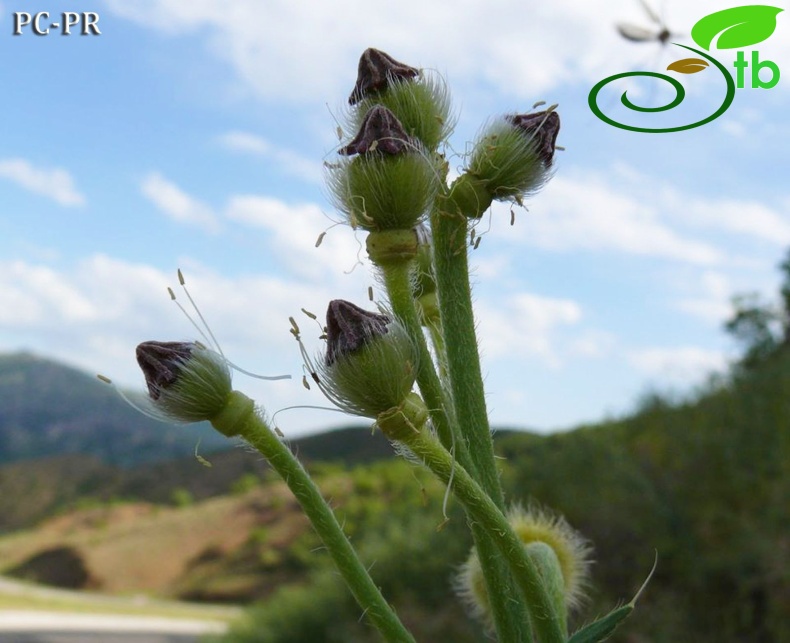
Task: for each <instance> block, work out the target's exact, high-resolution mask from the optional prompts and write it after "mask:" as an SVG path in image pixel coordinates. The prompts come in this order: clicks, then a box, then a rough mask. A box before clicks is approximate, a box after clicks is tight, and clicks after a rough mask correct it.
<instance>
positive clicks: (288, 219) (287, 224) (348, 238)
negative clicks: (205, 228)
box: [225, 195, 367, 279]
mask: <svg viewBox="0 0 790 643" xmlns="http://www.w3.org/2000/svg"><path fill="white" fill-rule="evenodd" d="M225 216H227V217H228V218H229V219H230V220H232V221H236V222H239V223H243V224H246V225H249V226H253V227H256V228H262V229H264V230H266V231H268V232H269V234H271V235H272V236H271V240H270V244H269V245H270V247H271V248H272V251H273V252H275V253H276V254H277V256H278V258H279V259H280V260H281V261H283V262H285V264H286V265H287V266H288V267H289V268H290V269H291V270H293V271H295V272H296V273H297V274H300V275H302V276H304V277H306V278H310V279H316V278H324V279H326V276H327V275H334V276H337V275H342V274H344V273H347V272H349V271H351V270H352V269H354V267H355V265H356V264H357V263H359V261H361V260H362V259H363V258H366V256H367V255H366V253H365V251H364V247H363V246H362V245H361V243H360V242H359V241H358V240H357V239H356V238H355V236H354V235H353V234H352V233H351V232H350V230H349V229H348V227H346V226H342V227H335V226H334V224H333V222H332V221H331V220H330V219H329V218H328V217H327V216H326V215H325V214H324V212H323V211H322V210H321V208H319V207H318V206H317V205H315V204H313V203H301V204H288V203H286V202H284V201H281V200H279V199H274V198H271V197H264V196H256V195H238V196H234V197H232V198H231V199H230V201H229V202H228V204H227V207H226V208H225ZM322 233H326V235H325V236H324V237H323V239H322V241H321V244H320V246H319V247H316V243H317V242H318V239H319V236H320V235H321V234H322ZM359 272H364V271H359Z"/></svg>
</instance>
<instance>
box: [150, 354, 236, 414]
mask: <svg viewBox="0 0 790 643" xmlns="http://www.w3.org/2000/svg"><path fill="white" fill-rule="evenodd" d="M137 363H138V364H139V365H140V368H141V369H142V371H143V374H144V375H145V382H146V385H147V386H148V394H149V397H150V399H151V402H152V403H153V406H154V408H155V409H156V410H157V411H158V412H159V413H161V414H162V415H163V416H164V417H166V418H168V419H171V420H174V421H177V422H201V421H203V420H212V419H213V418H215V417H216V416H218V415H219V414H220V413H221V412H222V411H223V410H224V409H225V407H226V406H227V404H228V398H229V395H230V393H231V378H230V370H229V369H228V366H227V364H226V362H225V360H224V359H223V358H222V357H221V356H220V355H218V354H217V353H215V352H214V351H212V350H210V349H208V348H206V347H205V346H203V345H202V344H199V343H197V342H156V341H148V342H143V343H142V344H140V345H139V346H138V347H137Z"/></svg>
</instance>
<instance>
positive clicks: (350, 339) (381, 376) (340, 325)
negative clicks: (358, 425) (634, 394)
mask: <svg viewBox="0 0 790 643" xmlns="http://www.w3.org/2000/svg"><path fill="white" fill-rule="evenodd" d="M326 335H327V349H326V355H325V357H324V361H323V365H321V366H319V368H318V370H319V376H320V377H319V379H320V380H321V383H322V388H323V390H324V392H325V393H326V394H327V396H328V397H329V398H330V399H331V400H332V401H333V402H335V403H336V404H337V405H338V406H339V407H340V408H342V409H343V410H345V411H347V412H348V413H353V414H355V415H361V416H363V417H369V418H376V417H377V416H378V415H379V414H380V413H382V412H383V411H386V410H388V409H390V408H392V407H395V406H398V405H400V404H401V403H402V402H403V400H404V399H405V398H406V396H407V395H408V394H409V393H410V392H411V389H412V387H413V386H414V379H415V374H416V352H415V350H414V347H413V345H412V342H411V339H410V338H409V336H408V334H407V333H406V331H405V329H404V328H403V326H402V325H401V324H400V323H399V322H398V321H397V320H395V319H393V318H392V317H390V316H389V315H384V314H380V313H374V312H369V311H367V310H364V309H362V308H360V307H359V306H356V305H354V304H352V303H351V302H348V301H344V300H342V299H335V300H333V301H331V302H330V303H329V308H328V310H327V314H326Z"/></svg>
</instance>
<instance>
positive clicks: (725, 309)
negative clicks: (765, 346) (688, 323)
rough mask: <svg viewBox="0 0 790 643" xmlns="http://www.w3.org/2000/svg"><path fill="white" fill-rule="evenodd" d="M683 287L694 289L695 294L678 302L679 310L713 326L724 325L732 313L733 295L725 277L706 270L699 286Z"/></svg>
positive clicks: (701, 276) (685, 284) (686, 285)
mask: <svg viewBox="0 0 790 643" xmlns="http://www.w3.org/2000/svg"><path fill="white" fill-rule="evenodd" d="M682 287H684V288H686V289H688V288H689V287H692V288H693V290H694V291H695V292H694V295H693V296H690V297H683V298H681V299H679V300H678V301H677V302H676V304H675V305H676V307H677V309H678V310H682V311H683V312H685V313H688V314H690V315H693V316H695V317H698V318H700V319H702V320H704V321H706V322H709V323H713V324H721V323H723V322H724V320H725V319H727V318H728V317H729V316H730V314H731V313H732V304H731V298H732V295H733V293H732V288H731V286H730V281H729V279H728V278H727V277H726V276H725V275H723V274H721V273H719V272H715V271H711V270H706V271H704V272H703V273H702V274H701V275H700V278H699V281H698V283H697V284H693V285H691V286H689V284H688V283H684V284H682Z"/></svg>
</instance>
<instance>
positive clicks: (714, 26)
mask: <svg viewBox="0 0 790 643" xmlns="http://www.w3.org/2000/svg"><path fill="white" fill-rule="evenodd" d="M782 11H784V9H780V8H779V7H771V6H768V5H764V4H752V5H746V6H744V7H732V8H731V9H724V10H723V11H717V12H716V13H712V14H710V15H708V16H705V17H704V18H702V19H701V20H699V21H698V22H697V23H696V24H695V25H694V26H693V27H692V28H691V37H692V38H693V39H694V42H696V43H697V44H698V45H699V46H700V47H702V48H703V49H706V50H708V51H710V47H711V44H712V43H713V40H714V38H716V36H719V39H718V40H717V41H716V47H717V48H718V49H738V48H740V47H750V46H751V45H756V44H757V43H758V42H762V41H763V40H766V39H768V38H769V37H770V36H771V34H772V33H773V32H774V29H776V16H777V15H778V14H779V13H780V12H782Z"/></svg>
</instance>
